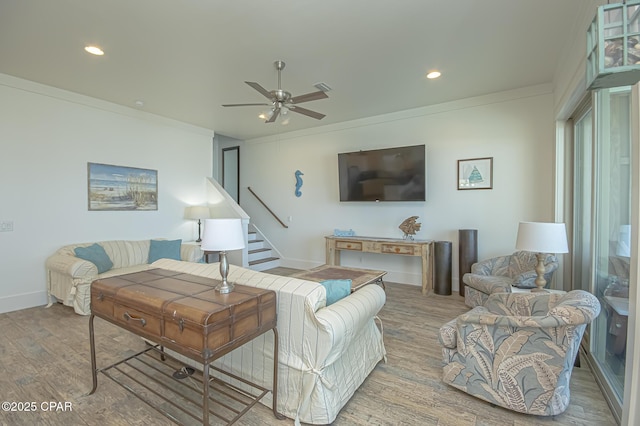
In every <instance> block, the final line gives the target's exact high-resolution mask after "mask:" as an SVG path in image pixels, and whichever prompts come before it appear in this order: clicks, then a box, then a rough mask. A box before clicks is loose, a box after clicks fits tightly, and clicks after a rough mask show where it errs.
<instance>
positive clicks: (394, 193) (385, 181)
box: [338, 145, 426, 201]
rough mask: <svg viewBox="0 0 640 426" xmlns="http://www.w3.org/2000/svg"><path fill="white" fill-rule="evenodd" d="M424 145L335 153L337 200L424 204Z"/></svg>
mask: <svg viewBox="0 0 640 426" xmlns="http://www.w3.org/2000/svg"><path fill="white" fill-rule="evenodd" d="M425 170H426V169H425V146H424V145H414V146H402V147H397V148H386V149H375V150H369V151H357V152H345V153H342V154H338V172H339V179H338V180H339V185H340V201H425V200H426V179H425Z"/></svg>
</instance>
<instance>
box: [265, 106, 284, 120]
mask: <svg viewBox="0 0 640 426" xmlns="http://www.w3.org/2000/svg"><path fill="white" fill-rule="evenodd" d="M278 115H280V108H276V109H275V111H273V114H272V115H271V118H270V119H268V120H267V121H265V123H273V122H274V121H276V118H278Z"/></svg>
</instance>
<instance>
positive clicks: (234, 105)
mask: <svg viewBox="0 0 640 426" xmlns="http://www.w3.org/2000/svg"><path fill="white" fill-rule="evenodd" d="M265 105H271V104H225V105H222V106H223V107H237V106H265Z"/></svg>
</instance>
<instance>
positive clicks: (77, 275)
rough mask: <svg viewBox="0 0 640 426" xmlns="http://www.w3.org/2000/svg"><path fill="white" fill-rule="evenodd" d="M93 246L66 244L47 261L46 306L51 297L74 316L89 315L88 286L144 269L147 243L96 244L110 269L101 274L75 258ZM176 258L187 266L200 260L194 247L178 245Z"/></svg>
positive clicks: (88, 244) (88, 264) (108, 242)
mask: <svg viewBox="0 0 640 426" xmlns="http://www.w3.org/2000/svg"><path fill="white" fill-rule="evenodd" d="M91 244H93V243H81V244H70V245H66V246H64V247H61V248H59V249H58V250H56V252H55V253H54V254H52V255H51V256H49V258H47V261H46V262H45V267H46V269H47V292H48V297H49V305H48V306H51V304H52V303H53V301H54V299H53V298H54V297H55V298H56V299H57V300H59V301H61V302H62V303H63V304H64V305H66V306H73V309H74V310H75V312H76V313H78V314H80V315H89V314H90V313H91V291H90V290H91V283H92V282H93V281H94V280H96V279H98V278H108V277H113V276H116V275H123V274H130V273H133V272H139V271H144V270H146V269H148V267H149V264H148V263H147V262H148V260H149V246H150V245H151V240H140V241H122V240H114V241H100V242H98V244H100V245H101V246H102V247H103V248H104V251H105V252H106V253H107V256H109V259H111V262H113V267H112V268H111V269H109V270H108V271H106V272H103V273H102V274H98V268H97V267H96V265H94V264H93V263H91V262H89V261H87V260H83V259H80V258H79V257H76V255H75V252H74V250H75V249H76V247H88V246H90V245H91ZM180 258H181V259H182V260H186V261H189V262H198V261H199V260H201V259H202V250H200V246H198V245H196V244H181V245H180Z"/></svg>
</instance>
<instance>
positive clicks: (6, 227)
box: [0, 220, 13, 232]
mask: <svg viewBox="0 0 640 426" xmlns="http://www.w3.org/2000/svg"><path fill="white" fill-rule="evenodd" d="M11 231H13V221H12V220H2V221H0V232H11Z"/></svg>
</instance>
